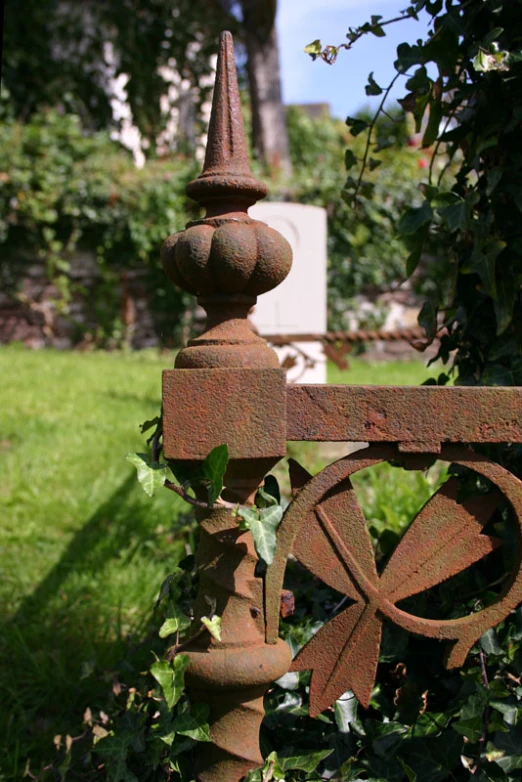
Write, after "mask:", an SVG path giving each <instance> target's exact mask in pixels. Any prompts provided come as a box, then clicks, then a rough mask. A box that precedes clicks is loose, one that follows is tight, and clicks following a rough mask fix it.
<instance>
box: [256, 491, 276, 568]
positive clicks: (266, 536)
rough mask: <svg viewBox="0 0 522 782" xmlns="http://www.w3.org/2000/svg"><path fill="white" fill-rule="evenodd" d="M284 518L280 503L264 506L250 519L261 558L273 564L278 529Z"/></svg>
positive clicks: (268, 563) (257, 550)
mask: <svg viewBox="0 0 522 782" xmlns="http://www.w3.org/2000/svg"><path fill="white" fill-rule="evenodd" d="M282 518H283V509H282V507H281V506H280V505H273V506H272V507H270V508H263V509H262V510H261V511H260V512H259V514H256V517H255V518H253V519H251V521H250V531H251V532H252V537H253V538H254V546H255V549H256V552H257V555H258V557H259V559H262V560H264V561H265V562H266V564H267V565H271V564H272V562H273V560H274V554H275V549H276V540H277V537H276V530H277V528H278V526H279V524H280V522H281V519H282Z"/></svg>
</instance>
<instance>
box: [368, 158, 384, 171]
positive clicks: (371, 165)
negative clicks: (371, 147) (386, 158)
mask: <svg viewBox="0 0 522 782" xmlns="http://www.w3.org/2000/svg"><path fill="white" fill-rule="evenodd" d="M380 165H382V160H378V159H377V158H374V157H371V158H370V159H369V160H368V166H369V168H370V171H375V169H376V168H379V166H380Z"/></svg>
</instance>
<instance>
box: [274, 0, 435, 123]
mask: <svg viewBox="0 0 522 782" xmlns="http://www.w3.org/2000/svg"><path fill="white" fill-rule="evenodd" d="M408 4H409V3H408V0H279V2H278V12H277V29H278V33H279V47H280V56H281V66H282V81H283V98H284V101H285V103H329V104H330V109H331V112H332V114H333V116H336V117H341V118H342V119H344V118H345V117H346V116H347V115H349V114H354V113H355V112H356V111H357V110H358V109H359V108H361V107H362V106H365V105H375V104H376V101H378V100H379V98H375V97H374V98H367V97H366V95H365V92H364V86H365V84H366V83H367V80H368V78H367V77H368V74H369V73H370V71H374V78H375V80H376V81H377V83H378V84H380V85H381V86H386V85H387V84H388V83H389V82H390V81H391V79H392V78H393V75H394V73H395V70H394V68H393V61H394V60H395V59H396V52H397V45H398V44H399V43H402V41H408V42H409V43H414V42H415V41H416V39H417V38H423V37H424V36H425V34H426V30H427V21H426V20H427V17H424V19H421V20H420V21H419V22H416V21H415V20H414V19H407V20H405V21H402V22H399V23H397V24H393V25H388V26H387V27H385V28H384V29H385V31H386V38H376V37H375V36H374V35H367V36H365V37H363V38H362V39H361V40H360V41H358V42H357V44H356V45H355V46H354V48H353V49H352V50H351V51H348V52H347V51H344V50H342V51H341V52H340V54H339V57H338V59H337V62H336V63H335V64H334V65H327V64H326V63H324V62H322V61H319V60H316V61H315V62H312V60H311V58H310V57H309V56H308V55H307V54H304V52H303V48H304V47H305V46H306V45H307V44H309V43H310V42H311V41H313V40H315V39H316V38H319V39H320V40H321V42H322V44H323V46H324V45H326V44H332V45H336V44H339V43H344V42H345V41H346V32H347V30H348V27H350V26H351V27H357V26H359V25H360V24H363V23H364V22H367V21H369V19H370V16H371V15H372V14H381V15H382V17H383V21H384V20H386V19H390V18H393V17H394V16H398V15H399V13H400V12H401V11H402V10H403V9H404V8H406V7H407V6H408ZM405 94H406V90H405V88H404V82H403V81H402V80H399V82H398V83H397V85H396V87H395V90H394V92H393V93H392V95H393V96H394V98H395V99H396V98H400V97H403V96H404V95H405Z"/></svg>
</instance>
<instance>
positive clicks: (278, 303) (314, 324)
mask: <svg viewBox="0 0 522 782" xmlns="http://www.w3.org/2000/svg"><path fill="white" fill-rule="evenodd" d="M249 214H250V216H251V217H253V218H255V219H256V220H261V221H262V222H263V223H267V225H269V226H270V227H271V228H275V230H276V231H279V233H281V234H282V235H283V236H284V237H285V239H287V241H288V242H289V243H290V245H291V247H292V251H293V254H294V259H293V264H292V270H291V271H290V274H289V275H288V277H287V278H286V280H284V282H282V283H281V285H279V286H278V287H277V288H276V289H275V290H273V291H269V293H264V294H263V295H262V296H260V297H259V298H258V300H257V305H256V307H255V310H254V312H253V313H252V315H251V319H252V322H253V323H254V325H255V327H256V328H257V330H258V331H259V333H260V334H303V333H305V332H318V333H324V332H325V331H326V238H327V234H326V210H325V209H323V208H322V207H319V206H308V205H304V204H292V203H280V202H277V201H268V202H266V203H261V204H256V205H255V206H253V207H251V209H250V210H249ZM296 345H297V347H298V348H299V349H301V350H302V351H303V352H304V353H306V354H307V355H308V356H309V357H310V358H312V359H313V360H314V362H315V366H314V367H313V368H307V367H306V360H305V358H304V357H303V356H302V355H300V354H297V356H296V357H297V365H296V366H295V367H293V368H292V369H290V370H289V372H288V381H289V382H298V383H325V382H326V357H325V355H324V353H323V351H322V347H321V344H320V343H318V342H317V343H314V342H302V343H296ZM277 352H278V355H279V357H280V360H281V361H283V360H284V358H285V356H287V355H288V354H290V353H291V354H293V355H296V351H293V350H292V349H291V348H290V347H283V348H278V349H277Z"/></svg>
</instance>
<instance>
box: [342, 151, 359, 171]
mask: <svg viewBox="0 0 522 782" xmlns="http://www.w3.org/2000/svg"><path fill="white" fill-rule="evenodd" d="M358 162H359V160H358V158H357V157H356V156H355V155H354V153H353V152H352V150H351V149H347V150H346V151H345V153H344V165H345V168H346V170H347V171H349V170H350V169H351V168H353V167H354V166H356V165H357V163H358Z"/></svg>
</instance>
